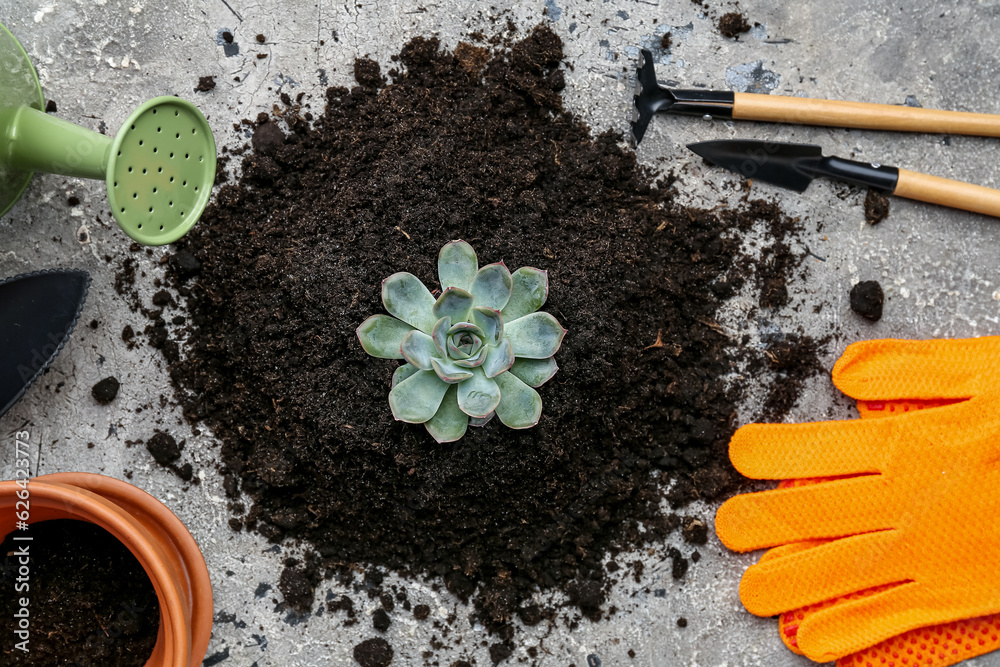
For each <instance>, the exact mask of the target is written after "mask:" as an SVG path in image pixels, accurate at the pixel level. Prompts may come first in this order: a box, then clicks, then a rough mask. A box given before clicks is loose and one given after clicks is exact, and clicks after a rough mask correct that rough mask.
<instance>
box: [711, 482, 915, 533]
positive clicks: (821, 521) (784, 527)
mask: <svg viewBox="0 0 1000 667" xmlns="http://www.w3.org/2000/svg"><path fill="white" fill-rule="evenodd" d="M893 504H894V503H892V498H891V497H889V494H888V492H887V487H886V483H885V479H884V478H883V477H882V476H881V475H865V476H863V477H852V478H849V479H840V480H836V481H832V482H824V483H822V484H811V485H809V486H800V487H795V488H790V489H775V490H773V491H761V492H759V493H748V494H744V495H741V496H736V497H735V498H731V499H730V500H728V501H726V502H725V503H724V504H723V505H722V507H720V508H719V511H718V512H717V513H716V515H715V532H716V534H718V536H719V539H720V540H721V541H722V543H723V544H725V545H726V546H727V547H729V548H730V549H732V550H733V551H753V550H755V549H764V548H768V547H774V546H778V545H781V544H790V543H792V542H801V541H803V540H817V539H824V538H831V537H844V536H847V535H858V534H861V533H869V532H872V531H875V530H884V529H886V528H891V527H892V525H893V524H892V520H893V517H894V515H895V512H893V509H892V508H893Z"/></svg>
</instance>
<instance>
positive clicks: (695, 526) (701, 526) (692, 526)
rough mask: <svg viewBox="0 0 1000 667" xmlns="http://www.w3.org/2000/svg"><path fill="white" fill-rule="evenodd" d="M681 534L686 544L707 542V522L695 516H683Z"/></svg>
mask: <svg viewBox="0 0 1000 667" xmlns="http://www.w3.org/2000/svg"><path fill="white" fill-rule="evenodd" d="M681 535H682V536H683V537H684V541H685V542H687V543H688V544H707V543H708V524H706V523H705V522H704V521H702V520H701V519H699V518H697V517H693V516H688V517H684V521H683V523H682V524H681Z"/></svg>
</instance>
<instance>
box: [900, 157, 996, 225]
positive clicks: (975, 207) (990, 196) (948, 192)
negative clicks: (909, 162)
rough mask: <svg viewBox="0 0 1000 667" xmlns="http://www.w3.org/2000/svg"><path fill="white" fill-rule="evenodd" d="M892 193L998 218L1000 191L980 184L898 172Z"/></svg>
mask: <svg viewBox="0 0 1000 667" xmlns="http://www.w3.org/2000/svg"><path fill="white" fill-rule="evenodd" d="M893 194H895V195H898V196H900V197H906V198H907V199H916V200H917V201H925V202H928V203H931V204H940V205H941V206H950V207H951V208H959V209H962V210H963V211H973V212H974V213H985V214H986V215H992V216H994V217H998V218H1000V190H994V189H992V188H984V187H983V186H981V185H972V184H971V183H963V182H961V181H953V180H951V179H949V178H941V177H939V176H931V175H929V174H920V173H917V172H915V171H907V170H906V169H900V170H899V180H898V181H897V182H896V189H895V190H894V191H893Z"/></svg>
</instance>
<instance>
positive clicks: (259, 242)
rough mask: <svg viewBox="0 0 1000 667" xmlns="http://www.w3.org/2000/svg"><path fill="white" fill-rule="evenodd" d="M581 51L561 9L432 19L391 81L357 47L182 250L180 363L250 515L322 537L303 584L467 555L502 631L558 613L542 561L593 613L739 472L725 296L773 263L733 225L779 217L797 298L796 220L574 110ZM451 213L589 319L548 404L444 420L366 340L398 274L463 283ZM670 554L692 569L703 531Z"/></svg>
mask: <svg viewBox="0 0 1000 667" xmlns="http://www.w3.org/2000/svg"><path fill="white" fill-rule="evenodd" d="M562 57H563V53H562V44H561V42H560V40H559V38H558V37H557V36H556V35H555V34H554V33H552V32H551V31H550V30H549V29H547V28H538V29H536V30H535V31H534V32H532V33H531V34H530V36H528V37H527V38H525V39H524V40H523V41H521V42H519V43H516V44H513V45H512V46H511V47H510V48H507V49H500V50H498V51H497V52H496V53H491V52H489V51H486V50H485V49H483V48H480V47H477V46H474V45H471V44H462V45H460V46H459V47H458V48H457V49H456V50H455V52H454V53H451V52H448V51H443V50H441V49H440V46H439V44H438V42H437V40H436V39H424V38H416V39H413V40H412V41H410V42H409V43H408V44H406V46H405V47H403V49H402V50H401V52H400V53H399V55H398V57H396V58H393V61H394V66H393V69H391V70H390V71H389V72H388V80H387V79H385V78H384V76H383V74H382V71H381V68H380V67H379V66H378V64H377V63H374V62H372V61H369V60H364V61H358V62H357V64H356V66H355V72H356V78H357V80H358V81H359V83H361V84H363V85H359V86H357V87H355V88H353V89H350V90H348V89H346V88H331V89H329V90H328V91H327V107H326V111H325V113H324V114H323V115H322V117H319V118H317V119H316V120H315V123H314V124H310V123H309V122H307V120H306V119H304V118H303V115H305V114H304V113H303V109H300V108H299V107H298V106H297V105H296V104H295V103H292V102H291V100H290V99H289V98H287V96H286V98H285V104H286V106H285V108H284V109H283V110H282V111H281V113H280V115H281V118H280V119H279V118H269V117H267V116H266V115H265V114H262V115H261V117H260V118H258V119H257V121H256V122H255V123H253V125H254V126H255V134H254V137H253V142H252V143H253V149H252V150H251V151H250V152H248V153H247V154H246V155H245V157H244V158H243V162H242V177H241V179H240V180H239V182H238V183H235V184H231V185H225V186H223V187H222V188H220V190H219V191H218V195H217V200H216V202H215V203H214V204H213V205H212V206H210V207H209V209H208V210H207V211H206V213H205V215H204V217H203V219H202V221H201V222H200V224H199V225H198V226H197V227H196V228H195V230H194V231H193V232H192V233H191V234H190V235H189V236H188V237H187V238H186V239H185V240H184V241H183V242H182V243H181V244H180V247H179V249H178V253H177V254H176V255H175V256H174V259H173V260H172V261H171V263H170V265H171V274H172V275H171V277H172V279H173V281H174V283H175V285H178V286H179V287H180V289H181V291H182V293H189V294H190V299H189V310H190V325H191V326H190V327H189V329H188V331H187V333H188V334H189V340H188V341H187V342H186V343H184V348H183V349H182V350H181V352H182V354H181V355H180V359H178V358H176V357H168V359H169V360H170V361H172V362H173V363H172V364H171V366H170V370H171V377H172V378H173V381H174V382H175V384H176V386H177V387H178V389H179V395H180V396H181V400H182V402H183V404H184V407H185V413H186V415H187V416H188V417H189V419H191V420H192V421H195V422H198V421H205V422H207V423H208V424H209V425H210V426H211V427H212V429H213V430H214V432H215V434H216V435H217V436H218V437H219V438H221V440H222V442H223V449H222V458H223V461H224V463H225V466H226V468H225V469H224V471H223V472H224V473H225V474H226V488H227V491H228V492H229V493H230V495H231V497H233V498H234V499H235V498H236V497H237V496H238V494H239V490H238V489H239V488H241V489H242V491H243V492H244V493H246V494H247V495H248V496H249V497H250V498H251V499H252V501H253V506H252V509H251V510H250V511H249V513H248V514H247V515H246V516H244V517H242V520H239V519H234V520H233V521H231V525H233V526H234V527H235V528H237V529H239V528H241V527H246V528H248V529H256V530H258V531H259V532H261V533H262V534H264V535H266V536H267V537H269V538H271V539H274V540H280V539H282V538H284V537H298V538H303V539H304V540H307V541H308V542H309V543H310V544H312V545H313V546H314V547H315V550H316V551H315V553H314V554H313V555H314V558H313V559H312V560H307V562H306V563H305V564H302V563H297V562H295V563H292V566H294V569H289V570H286V575H287V576H286V575H283V576H282V587H283V588H285V587H286V586H285V584H286V582H287V583H288V585H287V588H288V591H287V593H288V595H286V599H287V600H289V601H290V604H291V602H298V604H297V605H295V606H298V607H299V609H300V610H301V611H304V610H307V609H309V607H310V605H311V591H312V588H313V587H315V585H316V584H317V583H318V581H319V580H320V573H321V572H324V571H328V569H329V568H332V567H334V564H343V563H369V564H374V565H376V566H380V567H387V568H392V569H394V570H397V571H401V572H404V573H405V572H409V573H414V574H424V575H431V576H434V577H440V578H442V579H443V581H444V582H445V584H446V586H447V587H448V589H449V590H451V591H452V592H454V593H455V594H457V595H458V596H460V597H461V598H463V599H469V598H472V600H473V601H474V604H475V606H476V609H477V614H478V617H479V619H480V620H481V621H482V622H483V623H484V624H486V625H487V627H490V628H492V629H495V630H500V631H501V637H502V638H505V641H509V639H510V634H509V633H510V626H509V621H510V620H511V619H512V617H513V616H514V615H515V614H519V615H520V616H521V619H522V620H523V621H525V622H528V623H535V622H538V621H539V620H540V619H541V618H542V617H544V612H541V611H540V610H538V608H537V607H535V606H533V605H531V604H527V603H526V600H528V599H529V598H530V597H531V596H532V594H533V593H534V591H535V590H536V589H537V588H539V587H541V588H542V589H551V588H555V587H559V588H562V589H563V590H565V591H567V593H568V595H569V598H570V599H571V600H572V601H573V602H574V603H575V604H576V605H577V606H578V607H579V608H580V609H581V610H582V611H583V613H584V614H585V615H587V616H589V617H591V618H594V619H596V618H599V617H600V616H601V614H602V610H601V604H602V601H603V595H604V592H605V590H606V587H607V585H609V581H610V578H609V575H608V571H616V570H618V569H619V567H620V566H619V565H617V564H614V563H612V564H611V565H609V567H608V568H607V571H606V569H605V567H604V565H603V561H604V559H605V558H606V557H608V556H609V555H610V556H611V557H614V555H615V554H616V553H617V552H618V550H620V549H625V548H629V547H634V546H636V545H639V544H643V543H647V542H652V543H655V544H658V546H659V548H661V549H662V548H663V547H662V544H660V543H661V542H662V538H663V537H664V536H665V535H666V534H667V533H668V532H669V531H671V530H673V529H675V528H677V527H679V526H680V524H681V519H680V517H678V516H676V515H674V514H665V513H663V512H662V511H661V510H660V507H659V504H660V501H661V499H662V498H663V497H664V493H665V491H664V489H665V488H666V486H667V485H668V484H672V487H671V491H670V493H669V494H668V500H669V501H670V502H671V503H672V504H673V506H674V507H675V508H676V507H679V506H682V505H683V504H685V503H686V502H688V501H690V500H692V499H696V498H701V499H706V500H712V499H716V498H720V497H723V496H725V495H726V494H728V493H730V492H732V491H733V490H734V489H735V488H736V487H737V485H738V484H739V476H738V475H737V474H736V473H735V472H734V471H733V470H732V468H731V467H730V465H729V461H728V457H727V454H726V451H727V442H728V439H729V437H730V435H731V433H732V431H733V428H734V424H733V419H734V415H735V412H736V407H735V406H736V405H737V402H738V401H739V400H740V398H741V393H740V388H739V387H736V386H728V385H727V383H726V381H725V379H724V378H726V376H727V375H728V374H729V373H730V371H731V368H732V365H731V362H732V357H731V355H732V354H733V352H734V351H737V352H738V353H741V354H743V353H752V352H751V351H749V350H744V349H740V348H738V347H735V346H736V345H738V343H739V341H738V340H732V339H730V337H729V336H730V335H731V334H729V333H727V330H726V329H724V328H723V327H721V326H719V324H717V322H716V319H715V318H716V312H717V310H718V309H719V308H720V306H721V305H722V304H723V303H724V301H725V300H726V299H728V298H730V297H732V296H733V295H734V294H735V292H736V291H737V290H739V289H740V288H741V287H742V286H744V285H745V284H746V283H747V281H748V280H757V279H758V278H757V277H755V276H754V275H752V274H751V273H749V272H748V271H747V269H748V266H747V265H746V264H745V263H744V264H739V265H738V263H737V262H735V259H736V258H737V257H738V256H739V252H738V248H739V243H738V241H737V240H735V239H732V238H730V239H727V238H723V235H721V234H720V230H725V229H730V228H734V227H735V228H740V227H743V228H746V227H748V226H751V225H753V224H756V223H759V222H761V221H764V222H766V223H767V224H768V225H769V226H770V228H771V229H772V234H773V235H774V242H775V245H774V247H773V248H772V251H771V254H770V255H768V258H769V259H768V265H769V267H770V268H769V271H768V272H762V274H761V277H760V278H759V279H760V280H762V281H763V280H765V279H766V280H767V282H768V285H769V287H768V289H767V292H768V296H767V302H766V304H767V306H769V307H780V306H782V305H784V304H785V303H786V302H787V299H788V297H787V292H786V291H785V290H784V287H783V284H781V283H782V281H783V280H786V279H787V277H788V274H789V273H790V272H792V271H793V270H794V268H795V266H797V264H798V261H797V259H796V258H794V257H792V258H791V259H789V257H790V252H791V251H790V250H789V249H788V246H787V243H786V242H785V238H786V237H787V235H788V234H789V233H791V230H792V229H793V228H794V224H793V222H792V221H790V220H788V219H787V218H785V217H784V216H783V215H782V214H781V212H780V211H779V210H777V209H776V208H775V207H774V206H772V205H768V204H764V203H762V202H749V203H748V204H747V205H746V206H744V207H743V208H741V209H740V210H713V211H703V210H696V209H688V208H681V207H679V206H678V205H677V204H675V203H674V201H673V197H672V190H671V188H670V186H671V180H664V181H660V182H659V183H656V184H655V185H654V182H653V181H654V178H653V175H652V174H651V173H649V172H648V171H647V170H645V169H643V168H641V167H640V166H638V165H637V163H636V159H635V155H634V153H633V152H632V151H631V150H629V149H627V148H626V147H625V146H624V143H623V142H622V139H621V137H620V136H619V135H617V134H615V133H611V132H607V133H604V134H601V135H599V136H593V135H592V134H591V133H590V131H589V129H588V128H587V126H586V125H585V124H584V123H583V122H581V121H580V120H579V119H577V118H575V117H574V116H573V115H571V114H569V113H567V112H566V111H564V110H563V108H562V103H561V97H560V91H561V89H562V88H563V86H564V81H563V70H562V69H561V68H560V64H561V60H562ZM300 114H301V115H300ZM279 123H280V124H281V125H280V126H279ZM282 127H287V128H288V130H287V132H286V131H285V130H283V129H282ZM452 239H464V240H466V241H468V242H470V243H471V244H472V245H473V246H474V248H475V249H476V251H477V253H478V254H479V258H480V262H481V263H482V264H485V263H489V262H496V261H500V260H501V259H502V260H504V262H505V263H506V264H507V266H509V267H511V268H512V269H513V268H516V267H520V266H535V267H538V268H541V269H545V270H547V271H548V272H549V278H550V281H551V289H550V296H549V301H548V303H547V304H546V306H545V310H547V311H548V312H551V313H552V314H553V315H555V316H556V317H557V318H558V319H559V321H560V322H561V323H562V324H563V325H564V326H565V327H566V328H567V329H569V334H568V336H567V337H566V340H565V343H564V344H563V347H562V349H561V350H560V352H559V354H558V355H557V356H556V359H557V361H558V363H559V366H560V370H559V373H558V374H557V375H556V377H555V378H554V379H553V380H552V381H551V382H549V383H548V384H546V385H545V386H543V387H542V388H541V389H540V394H541V396H542V400H543V403H544V411H543V415H542V420H541V423H540V424H539V425H538V426H537V427H535V428H533V429H529V430H526V431H514V430H510V429H507V428H505V427H503V426H502V425H501V424H499V423H497V422H496V421H494V422H491V423H490V424H489V425H487V426H486V427H485V428H482V429H470V432H469V433H468V434H467V435H466V436H465V437H464V438H463V439H462V440H461V441H459V442H456V443H451V444H447V445H438V444H436V443H435V442H434V441H433V440H432V439H431V438H430V437H429V436H428V435H427V433H426V431H425V430H424V428H423V427H422V426H419V425H416V426H415V425H409V424H403V423H397V422H394V421H393V419H392V415H391V413H390V411H389V406H388V404H387V395H388V391H389V379H390V377H391V375H392V372H393V370H394V368H395V367H396V366H397V363H396V362H394V361H386V360H378V359H374V358H371V357H369V356H367V355H366V354H365V353H364V351H363V350H362V349H361V346H360V345H359V343H358V341H357V338H356V336H355V329H356V328H357V326H358V325H359V324H360V323H361V322H362V321H363V320H364V319H365V318H366V317H367V316H369V315H371V314H373V313H380V312H384V309H383V307H382V304H381V302H380V284H381V281H382V280H383V279H384V278H386V277H387V276H389V275H390V274H392V273H394V272H397V271H409V272H412V273H414V274H416V275H417V276H418V277H420V278H421V279H423V280H424V281H426V283H427V284H428V286H429V287H431V288H432V289H433V288H436V287H438V286H437V285H436V258H437V254H438V251H439V250H440V248H441V247H442V246H443V245H444V244H445V243H447V242H448V241H449V240H452ZM750 268H752V267H750ZM764 273H767V276H764ZM761 287H763V285H762V284H761V285H758V288H761ZM160 342H161V343H162V341H160ZM171 342H172V341H171ZM169 347H170V346H169V344H168V345H162V348H163V349H169ZM790 372H791V371H790ZM803 372H812V370H811V369H810V370H808V371H803ZM240 505H241V504H235V503H234V506H236V507H239V506H240ZM663 557H664V558H668V557H669V558H672V559H673V560H674V568H673V571H674V572H679V576H683V574H684V572H685V571H686V569H687V566H688V561H687V560H686V556H685V555H684V554H682V553H681V552H680V551H679V550H677V549H671V553H670V554H667V553H666V551H664V556H663ZM612 566H613V567H612ZM290 567H291V566H290ZM303 589H305V591H306V595H302V592H303ZM495 648H496V651H495V654H496V655H498V656H499V655H501V654H504V653H505V652H506V654H509V652H510V651H509V648H507V647H505V645H502V644H498V645H497V646H496V647H495ZM491 655H492V653H491Z"/></svg>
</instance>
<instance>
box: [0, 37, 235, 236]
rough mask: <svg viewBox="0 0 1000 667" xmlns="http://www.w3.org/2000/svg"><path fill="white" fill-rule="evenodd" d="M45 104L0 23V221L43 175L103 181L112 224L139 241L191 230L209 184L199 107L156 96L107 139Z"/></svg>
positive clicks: (210, 153)
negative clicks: (54, 112) (38, 175)
mask: <svg viewBox="0 0 1000 667" xmlns="http://www.w3.org/2000/svg"><path fill="white" fill-rule="evenodd" d="M43 104H44V100H43V98H42V87H41V84H40V83H39V81H38V75H37V74H36V73H35V68H34V67H32V65H31V61H30V60H29V59H28V55H27V53H25V51H24V48H22V46H21V44H20V43H18V41H17V39H15V38H14V36H13V35H12V34H10V31H8V30H7V28H5V27H4V26H3V25H2V24H0V216H2V215H3V214H4V213H6V212H7V211H8V210H9V209H10V207H11V206H13V205H14V203H15V202H16V201H17V200H18V198H20V196H21V194H22V193H23V192H24V190H25V188H26V187H27V186H28V181H30V180H31V176H32V174H33V173H34V172H36V171H42V172H47V173H50V174H62V175H64V176H76V177H80V178H96V179H104V180H105V181H106V182H107V184H108V203H109V205H110V206H111V213H112V215H114V217H115V220H116V221H117V222H118V226H119V227H121V228H122V229H123V230H124V231H125V233H126V234H128V235H129V236H130V237H132V238H133V239H134V240H136V241H138V242H139V243H142V244H145V245H165V244H167V243H173V242H174V241H176V240H177V239H179V238H181V237H182V236H184V235H185V234H187V233H188V231H190V229H191V228H192V227H193V226H194V224H195V223H196V222H197V221H198V218H199V217H200V216H201V214H202V211H204V210H205V206H206V205H207V204H208V198H209V195H210V194H211V191H212V184H213V183H214V182H215V162H216V154H215V139H214V137H213V136H212V130H211V129H210V128H209V126H208V122H207V121H206V120H205V116H203V115H202V113H201V112H200V111H199V110H198V109H197V107H195V106H194V105H193V104H191V103H190V102H188V101H186V100H182V99H180V98H178V97H157V98H155V99H152V100H149V101H148V102H146V103H144V104H143V105H142V106H140V107H139V108H138V109H136V110H135V111H133V112H132V115H131V116H129V117H128V120H126V121H125V124H124V125H122V127H121V129H120V130H119V131H118V135H117V136H116V137H115V138H114V139H111V138H109V137H106V136H104V135H103V134H99V133H97V132H93V131H91V130H87V129H84V128H82V127H79V126H77V125H73V124H72V123H67V122H66V121H63V120H60V119H58V118H54V117H52V116H50V115H48V114H46V113H44V111H42V109H43Z"/></svg>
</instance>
